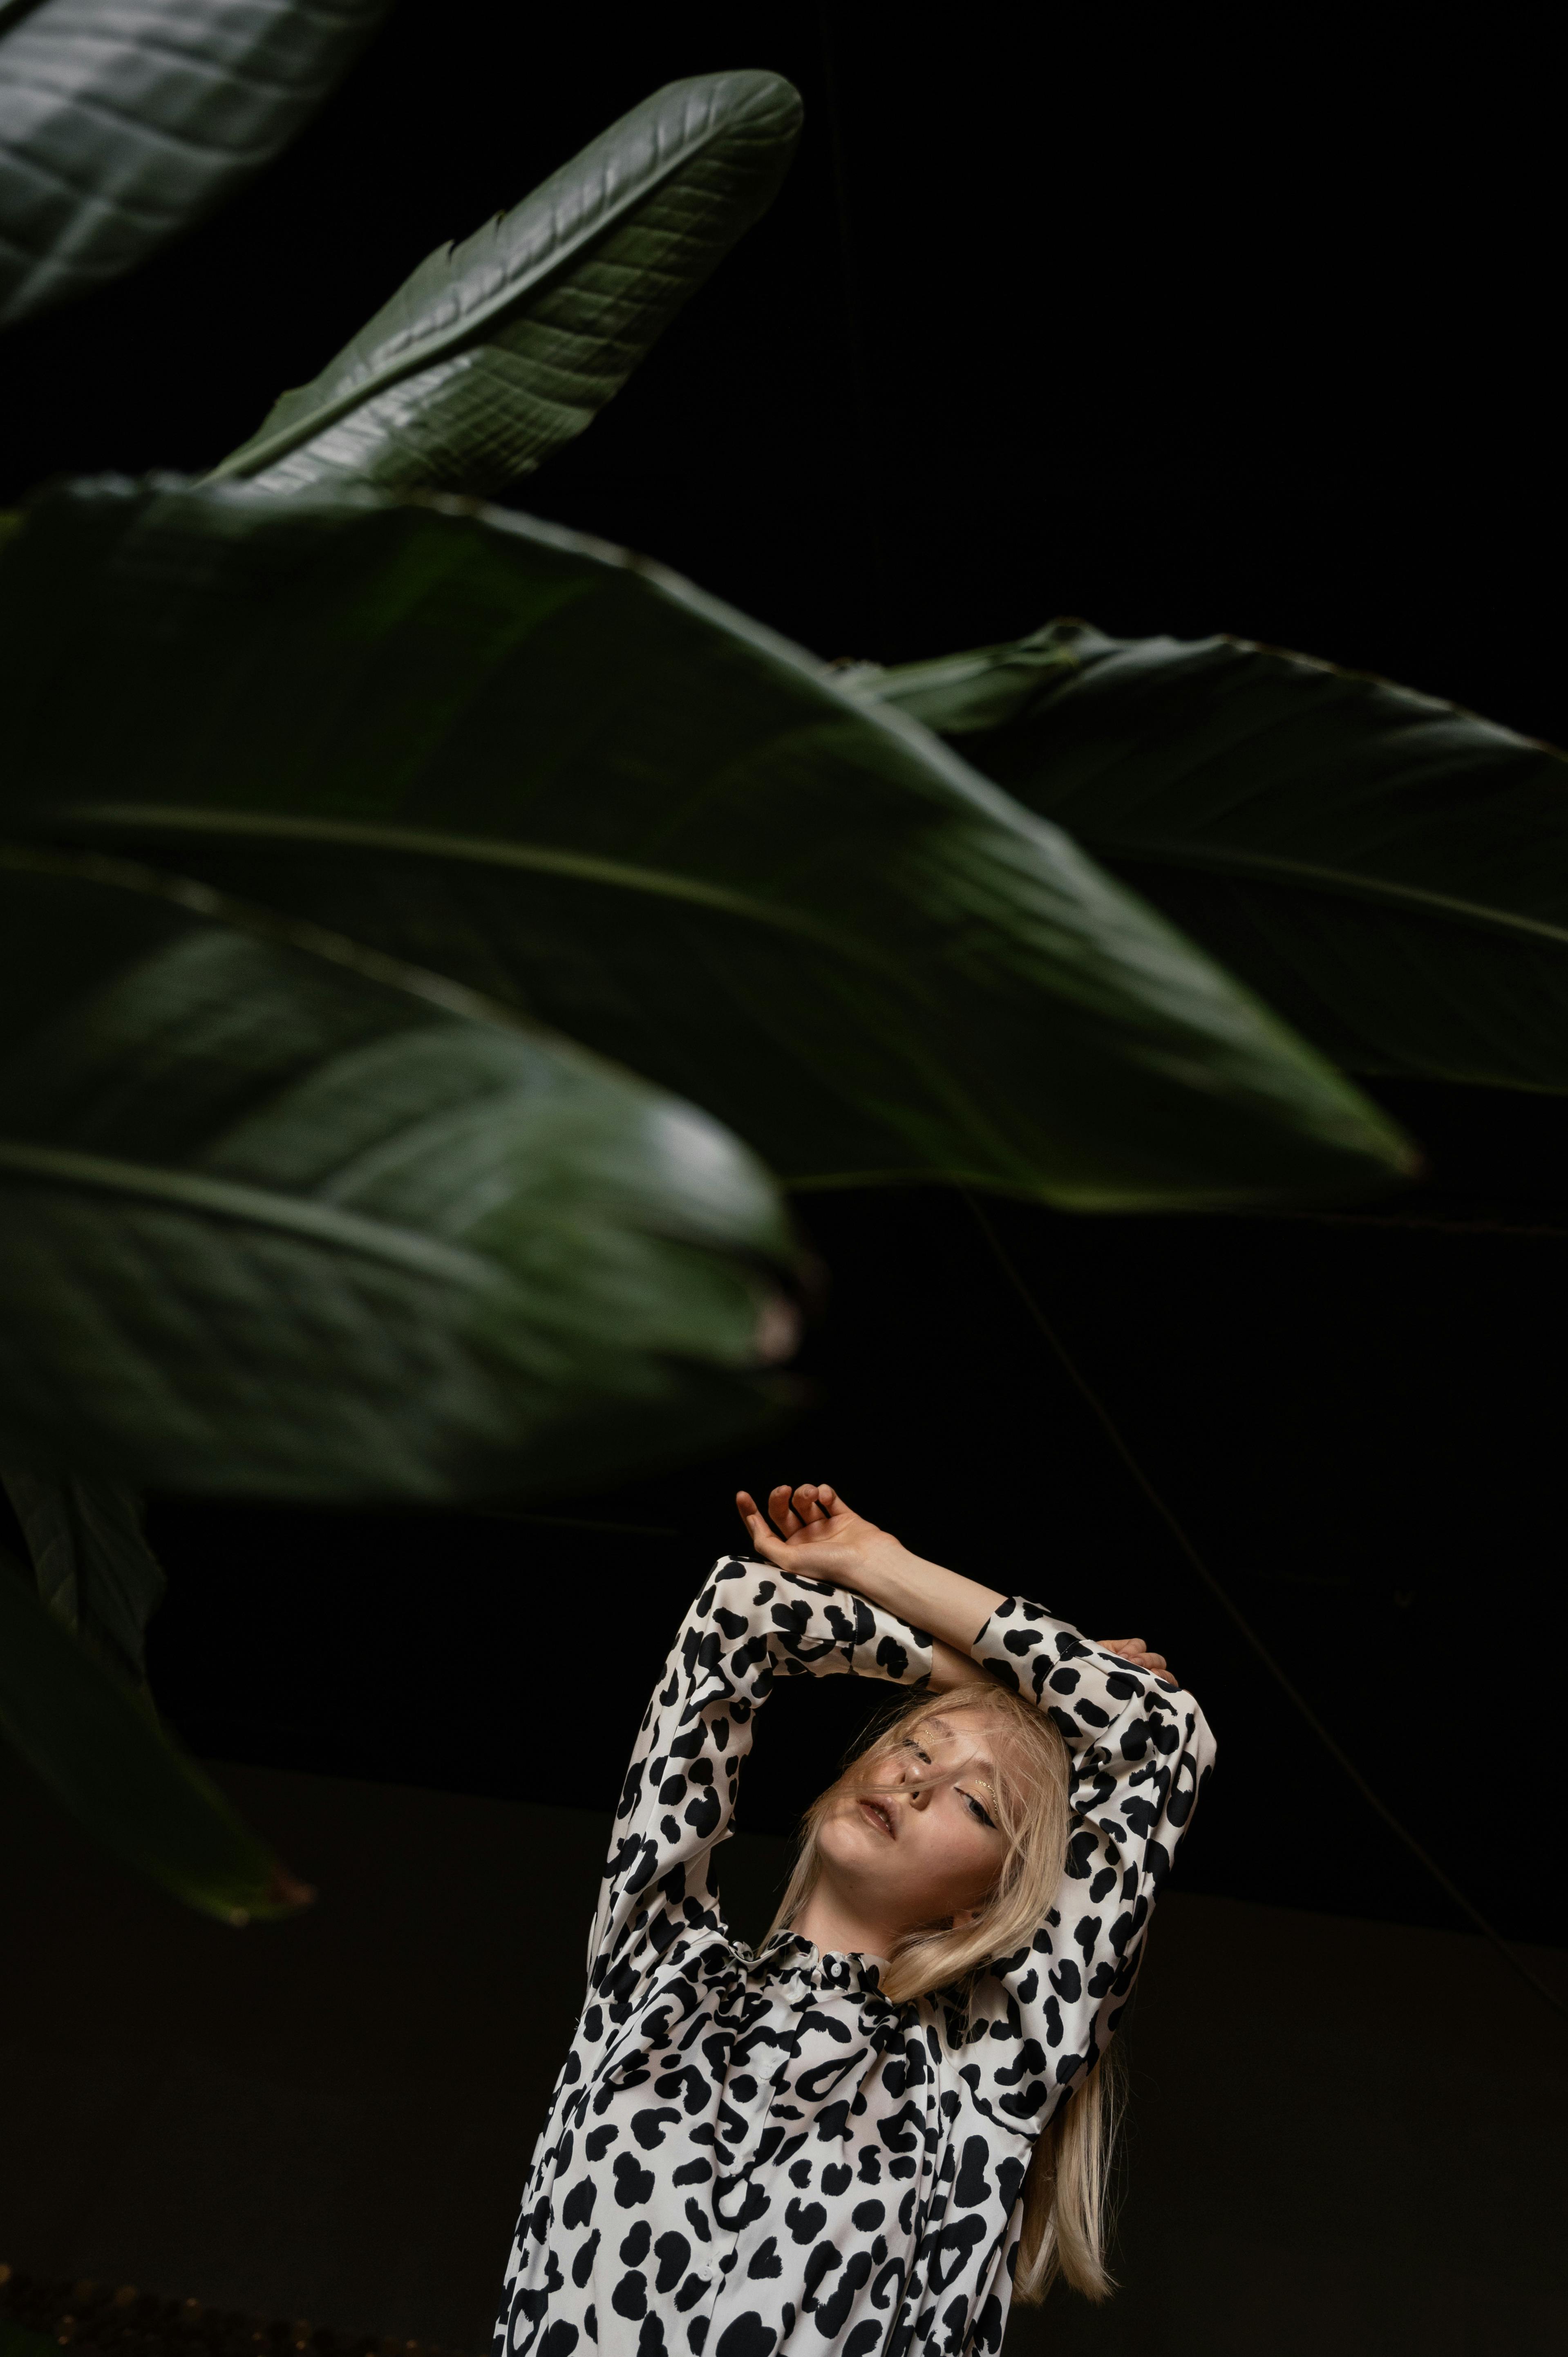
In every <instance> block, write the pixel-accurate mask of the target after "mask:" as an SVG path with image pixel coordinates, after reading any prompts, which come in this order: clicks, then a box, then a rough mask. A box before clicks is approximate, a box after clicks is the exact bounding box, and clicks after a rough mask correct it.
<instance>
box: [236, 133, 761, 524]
mask: <svg viewBox="0 0 1568 2357" xmlns="http://www.w3.org/2000/svg"><path fill="white" fill-rule="evenodd" d="M728 127H729V126H728V125H727V124H726V125H725V128H726V129H727V128H728ZM716 129H717V125H716V124H715V122H714V121H713V120H710V122H709V123H708V124H707V127H706V128H705V129H704V130H703V133H702V134H701V135H700V136H699V137H697V138H695V139H692V140H690V141H687V142H685V143H683V144H682V146H681V147H680V148H679V149H678V150H677V151H676V153H675V154H674V155H672V156H671V158H670V160H669V162H668V163H666V164H662V165H659V166H657V167H654V168H653V169H652V170H651V171H650V173H649V174H648V177H647V178H645V179H643V180H639V182H638V184H637V187H636V189H635V191H633V190H628V192H627V193H626V195H625V196H624V197H623V198H622V199H620V201H619V202H618V203H616V204H614V205H613V206H607V207H606V209H605V210H604V211H602V212H601V213H599V214H597V215H596V217H595V219H594V220H593V221H592V222H591V223H588V222H585V223H583V224H582V225H581V226H580V227H579V228H577V229H576V230H575V231H573V233H572V234H571V235H570V236H569V237H568V238H566V239H565V240H564V242H562V243H559V244H557V245H555V246H553V248H552V249H549V250H548V251H549V259H548V261H541V262H538V263H535V264H531V265H528V266H526V267H525V268H524V269H523V270H522V271H521V272H520V274H518V276H517V277H515V278H509V279H506V280H504V281H503V283H502V285H500V286H499V287H498V289H497V290H496V292H495V293H494V294H493V295H491V296H488V297H487V298H486V299H485V300H484V301H483V302H481V303H477V304H476V305H475V306H474V307H473V308H472V309H471V310H468V309H465V310H463V311H461V312H460V313H459V314H458V316H457V317H456V319H454V320H453V321H452V322H451V324H450V325H449V326H447V327H446V328H441V329H439V330H436V331H434V332H427V333H426V334H424V336H416V337H415V338H414V339H413V340H412V341H411V342H409V343H406V344H403V345H401V346H400V347H399V349H398V350H397V351H396V353H395V354H394V355H392V357H390V358H388V359H387V360H385V361H382V363H381V367H380V368H379V369H371V371H369V372H368V373H367V374H366V375H364V376H361V377H357V378H355V379H354V380H353V382H351V383H349V384H348V385H346V386H345V388H344V389H343V391H342V392H340V393H338V394H336V395H335V396H333V397H332V398H331V399H330V400H328V401H324V402H322V403H321V404H320V405H319V406H318V407H317V408H315V409H312V410H310V411H309V412H308V413H306V414H304V415H302V416H301V417H300V418H299V419H298V420H297V421H295V423H293V424H291V425H286V426H278V427H277V428H276V429H275V430H274V432H273V433H272V434H271V435H269V436H266V438H265V439H264V440H260V439H257V440H252V441H250V442H247V443H244V444H242V447H240V448H239V449H238V450H236V451H234V452H233V453H231V456H230V457H227V458H223V459H220V462H219V464H218V465H217V466H216V467H214V468H212V470H211V472H210V473H209V474H208V475H204V476H203V477H202V478H201V480H202V482H203V483H220V482H223V481H225V480H227V479H229V478H230V477H231V476H235V475H254V474H259V473H260V472H261V470H262V469H263V468H264V467H266V466H268V465H270V464H271V462H272V460H273V459H274V458H280V457H284V456H285V454H286V453H287V452H288V451H290V450H293V449H296V448H297V447H299V445H300V444H301V443H302V442H312V441H314V440H315V439H316V437H317V435H318V434H324V433H325V432H326V430H327V428H328V426H329V425H336V424H337V423H338V419H339V418H340V417H346V416H347V415H348V414H349V411H350V410H353V409H358V408H360V406H361V405H362V404H364V403H366V402H368V401H373V400H374V399H375V397H376V395H377V394H378V393H385V392H386V391H387V390H388V388H389V387H390V386H392V385H394V384H398V383H400V382H402V380H403V378H404V377H407V376H413V375H414V374H416V373H417V372H418V371H419V370H421V369H422V368H427V367H429V365H430V364H431V362H432V361H437V360H440V359H441V358H442V357H443V355H444V354H446V353H447V352H452V351H456V350H461V349H462V348H463V347H464V346H465V345H467V344H469V343H472V342H474V341H476V340H478V339H479V334H480V331H481V330H482V329H483V328H485V327H487V326H488V325H489V321H490V320H491V319H493V318H495V317H498V315H499V314H500V313H501V312H503V311H508V310H510V309H512V308H514V307H515V306H516V305H517V304H518V302H519V301H520V300H521V298H522V296H525V295H539V294H542V292H543V291H544V289H545V288H546V287H548V286H549V285H551V284H552V282H553V280H555V279H556V278H558V277H559V276H560V275H561V274H562V272H563V271H564V268H565V266H566V265H567V264H568V263H570V262H572V261H574V260H575V257H576V256H577V255H578V254H579V253H582V252H583V250H584V249H585V247H587V246H590V245H593V244H596V242H598V240H599V239H600V238H602V237H604V236H606V235H607V232H608V231H610V230H612V229H613V228H614V227H615V225H616V223H617V222H618V221H624V220H625V219H626V218H627V216H628V213H631V212H634V211H635V210H637V208H638V207H639V205H641V204H643V203H645V202H646V201H647V199H649V198H650V197H651V196H653V195H654V194H655V193H656V192H657V191H658V190H659V189H660V188H662V187H663V186H664V184H665V182H666V181H667V180H670V179H672V178H674V176H675V175H676V173H678V172H680V171H682V170H683V169H684V167H685V166H686V165H687V164H688V163H689V162H690V161H691V159H692V157H693V156H695V155H699V154H700V153H701V152H702V150H703V148H704V147H706V146H709V145H711V144H712V142H713V139H714V135H715V131H716ZM535 193H538V192H537V191H535ZM531 201H532V199H531V198H529V197H525V198H523V199H522V202H523V203H524V204H528V203H530V202H531ZM367 324H368V323H367Z"/></svg>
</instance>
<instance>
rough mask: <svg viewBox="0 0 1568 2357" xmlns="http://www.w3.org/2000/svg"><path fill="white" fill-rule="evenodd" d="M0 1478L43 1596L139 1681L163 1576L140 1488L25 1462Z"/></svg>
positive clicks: (95, 1648)
mask: <svg viewBox="0 0 1568 2357" xmlns="http://www.w3.org/2000/svg"><path fill="white" fill-rule="evenodd" d="M0 1478H3V1479H4V1480H5V1490H6V1493H7V1495H8V1496H9V1498H10V1501H11V1504H12V1506H13V1508H14V1509H15V1511H16V1520H17V1522H18V1523H20V1524H21V1526H22V1534H23V1536H24V1537H25V1538H26V1540H27V1547H28V1551H29V1552H30V1554H31V1555H32V1558H33V1570H34V1574H35V1576H36V1577H37V1580H38V1594H39V1595H40V1596H41V1597H42V1598H43V1600H44V1602H45V1603H46V1604H47V1605H48V1608H49V1609H50V1611H51V1612H53V1613H54V1614H55V1616H56V1618H57V1619H58V1620H61V1621H63V1622H64V1624H65V1626H66V1627H67V1628H68V1629H70V1630H71V1631H73V1632H74V1633H75V1634H76V1635H77V1636H78V1637H80V1638H81V1641H82V1643H83V1644H84V1645H85V1646H86V1647H87V1649H88V1651H89V1652H91V1653H95V1654H96V1655H97V1656H98V1658H99V1660H100V1661H102V1662H104V1663H107V1665H108V1666H109V1668H110V1669H112V1670H114V1671H116V1672H117V1673H118V1674H119V1675H120V1676H121V1677H122V1678H124V1679H126V1680H128V1681H129V1682H130V1683H131V1684H140V1683H141V1682H142V1681H143V1679H144V1678H145V1674H146V1661H145V1632H146V1626H147V1622H148V1620H150V1619H151V1617H152V1615H153V1613H154V1612H155V1611H156V1609H157V1607H158V1605H159V1604H160V1603H161V1602H162V1600H163V1593H164V1575H163V1567H162V1566H161V1565H160V1564H159V1562H158V1559H157V1557H156V1555H155V1554H154V1553H153V1551H152V1549H151V1547H150V1546H149V1545H148V1544H147V1541H146V1534H145V1531H144V1530H143V1527H142V1501H141V1500H140V1499H139V1498H138V1497H137V1495H136V1492H135V1491H134V1490H128V1489H127V1488H126V1487H125V1486H124V1483H123V1482H120V1481H106V1480H102V1478H95V1477H93V1476H91V1475H85V1476H84V1475H82V1474H80V1473H34V1472H31V1471H28V1470H26V1469H23V1468H21V1467H19V1466H11V1467H8V1468H7V1469H6V1470H5V1474H4V1476H3V1477H0Z"/></svg>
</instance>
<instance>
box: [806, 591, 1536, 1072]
mask: <svg viewBox="0 0 1568 2357" xmlns="http://www.w3.org/2000/svg"><path fill="white" fill-rule="evenodd" d="M850 685H851V687H852V689H853V690H854V692H855V693H857V694H860V695H862V696H865V697H866V698H868V699H872V700H875V701H877V702H879V703H881V704H883V705H896V706H897V708H898V709H899V710H901V711H904V712H906V713H909V714H911V715H913V716H915V717H917V718H918V719H920V720H922V721H923V722H925V724H926V725H927V726H929V727H931V728H935V729H939V730H940V731H941V733H942V734H943V735H944V736H946V737H949V738H950V740H951V742H952V743H953V744H954V745H956V746H957V747H959V748H961V751H962V752H963V754H964V755H965V757H966V758H967V759H969V760H972V761H973V762H974V763H975V764H976V766H977V767H978V768H980V769H982V770H984V771H985V772H986V774H987V775H988V776H989V777H992V778H994V779H996V780H998V781H999V782H1000V783H1001V784H1003V785H1004V786H1005V787H1006V788H1007V790H1008V791H1009V792H1010V793H1013V794H1015V795H1016V796H1017V797H1018V799H1019V800H1020V801H1021V802H1026V803H1027V804H1028V806H1029V808H1030V809H1031V810H1033V811H1036V812H1038V813H1040V814H1041V816H1042V817H1046V818H1049V819H1052V820H1055V821H1056V822H1057V823H1058V824H1059V825H1061V826H1063V827H1065V828H1066V829H1067V830H1068V832H1069V834H1071V835H1072V836H1073V837H1074V839H1075V840H1076V841H1078V842H1079V843H1081V844H1083V845H1085V846H1086V847H1087V848H1088V849H1089V850H1090V851H1092V852H1093V853H1094V856H1095V857H1096V858H1097V859H1100V860H1102V861H1104V863H1105V864H1106V866H1109V867H1111V868H1112V869H1113V870H1114V872H1115V873H1116V874H1117V875H1118V876H1120V877H1122V878H1124V879H1125V880H1126V881H1127V882H1128V883H1130V884H1132V885H1133V886H1134V887H1135V888H1137V890H1138V891H1140V892H1141V893H1143V894H1144V895H1145V896H1146V897H1147V898H1148V899H1150V900H1152V901H1154V902H1155V905H1156V906H1157V907H1158V908H1160V909H1163V910H1164V911H1165V914H1166V915H1167V916H1168V917H1170V918H1171V919H1172V920H1174V921H1175V922H1176V923H1177V924H1179V925H1180V926H1181V927H1182V928H1183V930H1184V931H1187V932H1188V933H1190V934H1191V935H1192V936H1193V937H1194V938H1195V939H1196V940H1197V941H1199V942H1202V943H1203V944H1204V946H1205V947H1206V948H1207V949H1208V950H1210V951H1212V952H1213V953H1214V955H1215V956H1216V957H1218V958H1220V959H1222V960H1223V962H1224V963H1225V964H1226V965H1227V966H1229V967H1230V968H1231V969H1232V970H1233V971H1234V972H1235V973H1237V974H1242V975H1244V976H1245V978H1246V979H1247V980H1248V981H1249V982H1250V983H1251V985H1252V986H1253V987H1254V989H1256V990H1257V991H1259V992H1260V993H1261V994H1262V996H1263V997H1265V998H1266V999H1267V1000H1268V1002H1269V1003H1270V1005H1271V1006H1276V1007H1278V1008H1279V1010H1280V1011H1281V1013H1282V1014H1283V1015H1284V1016H1286V1017H1288V1018H1289V1020H1290V1021H1291V1022H1292V1023H1294V1024H1295V1025H1296V1026H1297V1027H1298V1028H1300V1029H1301V1030H1302V1031H1303V1032H1305V1035H1306V1037H1307V1038H1308V1039H1311V1040H1313V1041H1315V1042H1316V1045H1317V1046H1318V1047H1319V1048H1321V1049H1324V1050H1325V1052H1326V1053H1327V1054H1328V1055H1330V1056H1332V1057H1333V1058H1334V1059H1335V1060H1336V1061H1337V1062H1338V1063H1340V1064H1342V1065H1344V1066H1346V1067H1347V1068H1348V1069H1349V1070H1351V1071H1362V1072H1376V1073H1381V1074H1412V1075H1419V1076H1422V1077H1425V1078H1430V1079H1437V1080H1446V1081H1469V1082H1490V1083H1492V1084H1495V1085H1500V1086H1505V1087H1514V1088H1530V1089H1565V1088H1568V761H1565V760H1564V759H1563V755H1562V754H1561V753H1559V752H1556V751H1554V750H1553V749H1552V747H1550V746H1547V745H1540V744H1536V743H1534V742H1532V741H1531V740H1530V738H1528V737H1519V736H1516V735H1515V734H1514V733H1513V732H1512V730H1510V729H1508V728H1502V727H1498V726H1497V725H1496V723H1494V722H1492V721H1489V720H1480V719H1477V717H1476V716H1475V715H1474V714H1473V713H1469V712H1463V711H1460V710H1459V709H1458V708H1457V707H1456V706H1455V705H1451V704H1444V703H1441V702H1439V701H1438V700H1437V699H1436V698H1435V697H1434V696H1429V695H1418V694H1413V693H1412V691H1411V690H1410V689H1409V688H1403V687H1394V686H1391V685H1390V684H1389V683H1388V682H1387V681H1386V680H1380V679H1372V678H1369V677H1367V676H1365V675H1364V674H1363V673H1357V672H1346V671H1338V670H1336V669H1335V668H1334V666H1333V665H1332V664H1330V663H1325V662H1315V661H1313V660H1311V659H1310V658H1309V657H1307V656H1305V655H1297V654H1286V653H1282V652H1281V651H1279V650H1278V649H1277V648H1273V647H1260V646H1253V645H1251V644H1249V643H1248V642H1247V641H1246V640H1240V639H1226V638H1216V639H1200V640H1188V641H1182V640H1176V639H1142V640H1124V639H1108V638H1105V637H1103V636H1102V635H1101V632H1099V631H1098V630H1091V629H1090V628H1089V626H1088V625H1087V624H1085V623H1082V622H1053V623H1050V624H1048V625H1047V627H1046V628H1045V629H1044V630H1036V632H1035V633H1034V634H1033V636H1032V637H1030V638H1027V639H1024V640H1019V641H1018V642H1017V643H1016V644H1015V645H1010V646H1001V647H982V648H978V649H976V650H975V651H973V652H972V653H969V654H962V655H952V656H948V657H946V658H943V659H941V660H940V661H936V662H924V663H910V664H907V665H905V666H903V667H901V668H900V669H897V670H894V671H886V672H877V671H875V669H873V668H871V667H869V666H867V667H865V668H864V669H862V670H860V671H858V672H857V673H854V676H853V678H852V679H851V681H850Z"/></svg>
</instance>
